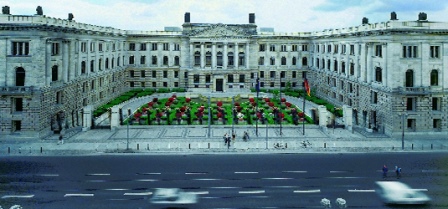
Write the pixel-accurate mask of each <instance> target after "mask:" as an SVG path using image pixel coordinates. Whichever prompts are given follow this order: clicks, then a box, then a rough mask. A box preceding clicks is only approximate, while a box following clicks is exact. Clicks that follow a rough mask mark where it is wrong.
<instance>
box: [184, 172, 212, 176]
mask: <svg viewBox="0 0 448 209" xmlns="http://www.w3.org/2000/svg"><path fill="white" fill-rule="evenodd" d="M204 174H207V173H206V172H186V173H185V175H204Z"/></svg>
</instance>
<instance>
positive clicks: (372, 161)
mask: <svg viewBox="0 0 448 209" xmlns="http://www.w3.org/2000/svg"><path fill="white" fill-rule="evenodd" d="M384 164H386V165H387V166H388V167H389V168H390V170H391V171H390V172H389V177H388V180H397V179H396V178H395V174H394V173H393V167H394V166H395V165H399V166H401V167H402V169H403V177H402V178H401V179H399V181H402V182H404V183H406V184H408V185H410V186H411V187H413V188H416V189H422V190H423V191H425V193H427V194H428V195H429V196H430V197H431V198H432V203H431V205H429V206H426V208H447V207H448V193H446V188H447V186H448V177H447V176H448V175H447V172H448V157H447V156H446V153H379V154H360V153H357V154H260V155H258V154H239V155H230V154H223V155H103V156H73V157H0V172H1V173H0V206H2V207H3V208H9V207H10V206H11V205H14V204H18V205H21V206H22V207H23V208H24V209H29V208H45V209H53V208H54V209H61V208H64V209H71V208H73V209H74V208H76V209H79V208H84V209H89V208H110V209H112V208H117V209H127V208H154V207H153V205H150V204H149V201H148V199H149V197H150V194H151V193H152V192H153V191H154V188H182V189H184V190H186V191H189V192H194V193H196V194H198V196H199V203H198V204H197V205H195V206H194V207H192V208H221V209H222V208H254V209H255V208H257V209H260V208H322V206H321V205H320V201H321V199H322V198H327V199H329V200H331V202H332V203H334V201H335V200H336V198H343V199H345V200H346V202H347V205H348V208H389V206H386V205H384V204H383V203H382V201H381V200H380V199H379V197H378V196H377V195H376V193H375V192H374V190H375V184H374V183H375V181H378V180H382V177H381V168H382V166H383V165H384ZM333 208H336V207H335V206H333ZM398 208H400V207H398ZM412 208H415V207H414V206H413V207H412Z"/></svg>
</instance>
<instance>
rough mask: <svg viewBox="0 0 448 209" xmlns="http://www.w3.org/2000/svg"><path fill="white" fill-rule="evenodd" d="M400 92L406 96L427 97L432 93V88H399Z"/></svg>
mask: <svg viewBox="0 0 448 209" xmlns="http://www.w3.org/2000/svg"><path fill="white" fill-rule="evenodd" d="M397 90H398V92H399V93H400V94H406V95H426V94H429V93H430V92H431V91H430V90H431V88H430V87H429V86H426V87H423V86H420V87H398V88H397Z"/></svg>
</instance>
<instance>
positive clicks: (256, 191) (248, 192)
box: [238, 190, 265, 194]
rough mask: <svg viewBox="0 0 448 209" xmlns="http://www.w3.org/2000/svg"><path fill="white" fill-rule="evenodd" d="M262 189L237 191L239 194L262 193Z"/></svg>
mask: <svg viewBox="0 0 448 209" xmlns="http://www.w3.org/2000/svg"><path fill="white" fill-rule="evenodd" d="M264 192H265V191H264V190H253V191H239V192H238V193H240V194H262V193H264Z"/></svg>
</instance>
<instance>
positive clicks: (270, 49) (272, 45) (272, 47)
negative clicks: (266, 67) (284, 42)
mask: <svg viewBox="0 0 448 209" xmlns="http://www.w3.org/2000/svg"><path fill="white" fill-rule="evenodd" d="M269 51H271V52H275V45H274V44H271V45H270V46H269Z"/></svg>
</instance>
